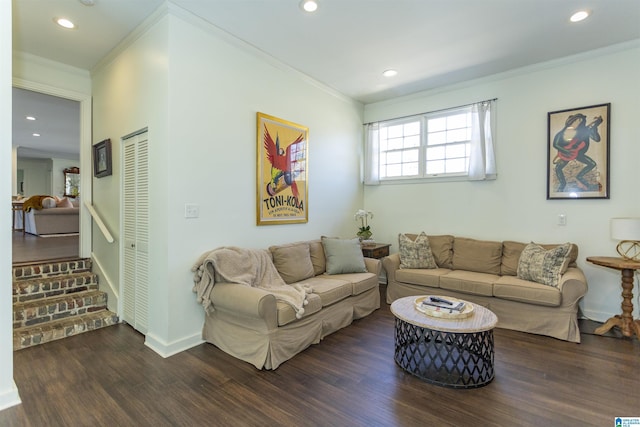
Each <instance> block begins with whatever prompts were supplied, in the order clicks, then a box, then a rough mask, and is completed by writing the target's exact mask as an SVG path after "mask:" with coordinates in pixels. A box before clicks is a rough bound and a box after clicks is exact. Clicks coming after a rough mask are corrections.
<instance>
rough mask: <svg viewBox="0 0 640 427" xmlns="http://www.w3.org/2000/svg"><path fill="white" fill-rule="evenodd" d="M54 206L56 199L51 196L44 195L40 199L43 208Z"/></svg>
mask: <svg viewBox="0 0 640 427" xmlns="http://www.w3.org/2000/svg"><path fill="white" fill-rule="evenodd" d="M55 207H56V199H54V198H53V197H45V198H44V199H42V208H43V209H51V208H55ZM69 207H70V206H69Z"/></svg>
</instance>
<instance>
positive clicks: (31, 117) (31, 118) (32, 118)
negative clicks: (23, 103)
mask: <svg viewBox="0 0 640 427" xmlns="http://www.w3.org/2000/svg"><path fill="white" fill-rule="evenodd" d="M25 119H27V120H35V119H36V118H35V117H33V116H27V117H25Z"/></svg>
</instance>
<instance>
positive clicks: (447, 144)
mask: <svg viewBox="0 0 640 427" xmlns="http://www.w3.org/2000/svg"><path fill="white" fill-rule="evenodd" d="M471 110H472V107H471V106H470V105H469V106H463V107H456V108H451V109H447V110H442V111H438V112H433V113H426V114H421V115H416V116H412V117H405V118H401V119H395V120H388V121H384V122H380V140H379V152H378V162H379V163H378V170H379V173H380V178H379V180H380V183H393V182H406V181H423V180H429V181H432V180H458V179H460V180H466V179H467V177H468V176H469V172H468V170H469V159H470V144H471V125H472V123H471V121H472V119H471ZM461 113H463V114H467V126H466V127H465V129H466V131H465V138H464V139H459V140H449V141H446V140H445V141H444V142H443V143H442V144H441V145H439V146H441V147H443V148H444V149H445V151H446V150H447V149H448V148H455V147H456V146H458V147H459V146H460V145H464V146H465V149H464V151H465V156H464V157H463V158H464V162H465V164H464V168H463V170H462V171H459V170H457V171H455V172H446V170H445V171H444V172H438V173H427V163H428V162H432V161H435V160H434V159H428V158H427V151H428V150H429V149H430V148H431V149H433V148H434V145H431V146H430V145H429V144H428V136H429V120H432V119H438V118H446V117H452V116H456V115H459V114H461ZM409 123H419V126H420V135H419V139H420V145H419V147H417V149H418V168H417V173H416V174H413V175H404V176H403V175H393V176H388V170H386V169H387V166H388V165H389V163H383V162H384V161H385V160H386V159H387V158H388V154H389V152H392V151H394V152H396V153H403V152H405V151H407V150H411V149H412V147H410V148H407V147H405V148H399V149H396V150H389V149H388V141H389V139H390V138H384V129H387V128H390V127H393V126H399V125H406V124H409ZM458 129H459V128H458ZM454 130H455V129H454V128H449V127H447V128H445V129H444V130H443V131H445V132H452V131H454ZM405 138H406V137H405ZM445 139H446V138H445ZM456 158H460V157H457V156H453V155H451V156H449V155H447V153H446V152H445V153H444V157H443V158H442V160H443V161H444V162H445V163H446V162H447V160H454V159H456ZM407 163H409V162H407ZM400 164H402V165H404V164H405V162H402V163H400Z"/></svg>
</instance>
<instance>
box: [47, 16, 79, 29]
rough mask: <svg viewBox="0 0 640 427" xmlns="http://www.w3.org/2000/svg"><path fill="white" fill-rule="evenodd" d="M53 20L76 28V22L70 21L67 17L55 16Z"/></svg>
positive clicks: (62, 25) (64, 25)
mask: <svg viewBox="0 0 640 427" xmlns="http://www.w3.org/2000/svg"><path fill="white" fill-rule="evenodd" d="M53 22H55V23H56V24H58V25H60V26H61V27H64V28H67V29H69V30H72V29H74V28H76V24H74V23H73V22H71V21H69V20H68V19H67V18H53Z"/></svg>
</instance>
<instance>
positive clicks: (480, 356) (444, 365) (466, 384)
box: [391, 295, 498, 388]
mask: <svg viewBox="0 0 640 427" xmlns="http://www.w3.org/2000/svg"><path fill="white" fill-rule="evenodd" d="M426 297H427V298H428V297H429V296H426ZM418 298H420V299H423V298H425V296H424V295H421V296H410V297H404V298H400V299H397V300H396V301H394V302H393V303H392V304H391V312H392V313H393V315H394V316H395V317H396V325H395V361H396V363H397V364H398V365H399V366H400V367H401V368H402V369H404V370H405V371H407V372H409V373H410V374H412V375H415V376H417V377H418V378H421V379H423V380H425V381H427V382H429V383H432V384H437V385H440V386H444V387H453V388H475V387H482V386H484V385H487V384H489V383H490V382H491V381H492V380H493V378H494V369H493V358H494V352H493V328H494V327H495V326H496V324H497V323H498V317H497V316H496V315H495V314H494V313H493V312H492V311H491V310H489V309H486V308H484V307H482V306H480V305H478V304H474V303H472V302H468V301H465V303H466V304H471V305H472V306H473V312H472V314H471V316H469V317H466V318H461V319H448V318H442V317H432V316H429V315H427V314H425V313H423V312H421V311H418V309H416V307H415V305H414V303H415V300H416V299H418ZM441 298H445V299H446V298H448V297H446V296H442V297H441Z"/></svg>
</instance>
